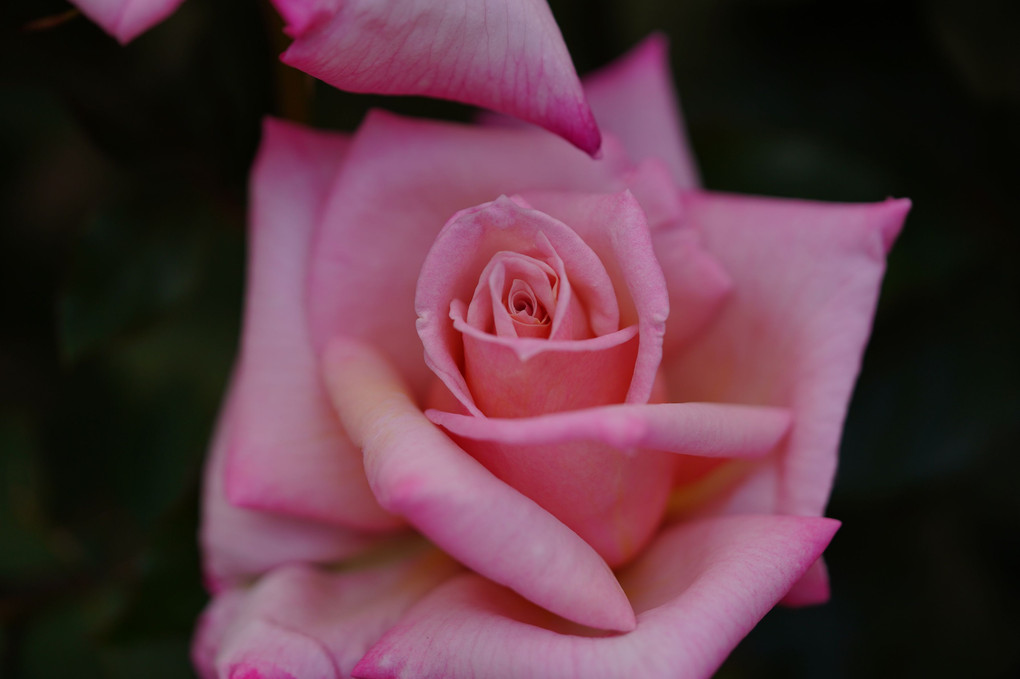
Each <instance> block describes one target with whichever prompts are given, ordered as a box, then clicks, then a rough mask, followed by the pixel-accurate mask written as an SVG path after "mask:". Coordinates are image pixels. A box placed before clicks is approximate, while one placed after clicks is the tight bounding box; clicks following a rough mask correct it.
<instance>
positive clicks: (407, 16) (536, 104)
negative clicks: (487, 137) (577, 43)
mask: <svg viewBox="0 0 1020 679" xmlns="http://www.w3.org/2000/svg"><path fill="white" fill-rule="evenodd" d="M274 4H275V5H276V6H277V8H278V9H279V10H280V13H281V14H282V15H283V16H284V18H285V19H286V20H287V22H288V32H289V33H290V34H291V35H292V36H293V37H294V42H293V44H291V46H290V47H289V48H288V49H287V51H286V52H285V53H284V54H283V60H284V61H285V62H286V63H288V64H290V65H291V66H294V67H295V68H299V69H301V70H303V71H305V72H307V73H310V74H311V75H313V76H315V77H317V78H320V79H322V80H324V81H326V82H327V83H329V84H331V85H333V86H335V87H339V88H340V89H343V90H349V91H352V92H376V93H380V94H414V95H425V96H430V97H438V98H441V99H453V100H456V101H461V102H464V103H467V104H474V105H477V106H482V107H484V108H489V109H494V110H497V111H501V112H503V113H506V114H508V115H512V116H515V117H518V118H521V119H524V120H527V121H529V122H533V123H536V124H538V125H541V126H542V127H545V128H547V129H548V130H550V131H552V132H555V133H556V134H559V135H561V136H563V137H565V138H566V139H567V140H568V141H570V142H571V143H573V144H574V145H576V146H578V147H579V148H581V149H582V150H584V151H586V152H588V153H591V154H594V153H595V152H596V151H598V149H599V144H600V136H599V131H598V127H597V125H596V124H595V119H594V118H593V117H592V114H591V110H590V109H589V107H588V103H587V101H586V100H585V97H584V92H583V90H582V88H581V83H580V81H579V80H578V77H577V73H576V71H574V67H573V64H572V63H571V61H570V55H569V53H568V52H567V48H566V45H564V43H563V37H562V36H561V35H560V31H559V28H558V27H557V26H556V21H555V20H554V19H553V16H552V13H551V12H550V11H549V7H548V5H547V4H546V2H545V0H478V1H477V2H432V1H429V0H388V1H385V2H379V1H378V0H344V1H343V2H338V1H337V0H318V1H315V0H274Z"/></svg>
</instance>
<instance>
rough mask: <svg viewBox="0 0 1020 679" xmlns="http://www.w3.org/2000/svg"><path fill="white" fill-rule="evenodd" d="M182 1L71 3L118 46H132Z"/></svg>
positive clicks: (83, 0)
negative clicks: (114, 40)
mask: <svg viewBox="0 0 1020 679" xmlns="http://www.w3.org/2000/svg"><path fill="white" fill-rule="evenodd" d="M182 2H184V0H71V3H72V4H74V5H76V6H77V7H78V9H80V10H81V12H82V14H84V15H85V16H87V17H88V18H90V19H92V20H93V21H95V22H96V23H97V24H99V25H100V26H102V27H103V30H105V31H106V32H107V33H109V34H110V35H112V36H113V37H115V38H116V39H117V40H118V41H119V42H120V43H121V44H125V43H128V42H131V41H132V40H134V39H135V38H137V37H138V36H139V35H141V34H142V33H144V32H145V31H147V30H149V29H150V28H152V27H153V26H155V25H156V24H158V23H159V22H160V21H162V20H163V19H166V18H167V17H168V16H170V15H171V14H173V12H174V10H176V9H177V7H178V6H179V5H180V4H181V3H182Z"/></svg>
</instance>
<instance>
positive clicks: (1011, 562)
mask: <svg viewBox="0 0 1020 679" xmlns="http://www.w3.org/2000/svg"><path fill="white" fill-rule="evenodd" d="M551 4H552V7H553V10H554V13H555V14H556V16H557V19H558V20H559V22H560V25H561V27H562V30H563V33H564V35H565V38H566V41H567V44H568V46H569V47H570V49H571V51H572V53H573V56H574V60H575V64H576V66H577V68H578V70H579V71H580V72H582V73H584V72H585V71H588V70H590V69H592V68H595V67H598V66H600V65H602V64H605V63H606V62H608V61H609V60H611V59H612V58H614V57H615V56H618V55H619V54H621V53H622V52H624V51H625V50H626V49H628V48H629V47H630V46H632V45H633V44H635V43H636V42H638V41H639V40H640V39H641V38H643V37H644V36H645V35H647V34H648V33H650V32H652V31H661V32H663V33H665V34H666V35H667V36H669V38H670V40H671V43H672V57H673V64H674V68H675V74H676V82H677V87H678V90H679V92H680V95H681V99H682V105H683V108H684V111H685V115H686V118H687V122H688V126H689V129H690V137H691V140H692V143H693V146H694V149H695V151H696V154H697V157H698V159H699V161H700V164H701V168H702V172H703V177H704V183H705V185H706V186H707V187H708V188H711V189H718V190H725V191H737V192H743V193H756V194H768V195H775V196H790V197H802V198H814V199H824V200H838V201H876V200H881V199H883V198H885V197H887V196H890V195H892V196H906V197H910V198H912V199H913V201H914V209H913V211H912V212H911V214H910V217H909V219H908V222H907V226H906V229H905V231H904V233H903V236H902V237H901V239H900V241H899V242H898V243H897V245H896V247H895V249H894V250H893V252H892V256H891V258H890V261H889V273H888V277H887V279H886V282H885V286H884V289H883V292H882V298H881V302H880V306H879V311H878V317H877V319H876V322H875V331H874V336H873V339H872V341H871V344H870V346H869V348H868V351H867V355H866V357H865V362H864V369H863V373H862V375H861V378H860V382H859V384H858V388H857V391H856V395H855V397H854V401H853V404H852V407H851V410H850V417H849V421H848V424H847V428H846V434H845V437H844V442H843V448H842V457H841V463H840V470H839V475H838V478H837V481H836V486H835V490H834V493H833V497H832V503H831V505H830V510H829V514H830V515H831V516H833V517H836V518H838V519H840V520H842V521H843V522H844V526H843V528H842V530H841V531H840V532H839V534H838V535H837V537H836V539H835V540H834V542H833V543H832V546H831V548H830V549H829V551H828V552H827V554H828V561H829V565H830V570H831V576H832V583H833V597H832V601H831V603H829V604H827V605H825V606H821V607H818V608H814V609H807V610H796V611H791V610H777V611H774V612H772V613H770V614H769V615H768V616H767V617H766V618H765V620H764V621H763V622H762V623H761V624H760V625H759V626H758V628H756V630H755V631H754V632H753V633H752V634H751V635H750V637H749V638H748V639H747V640H746V641H745V642H744V643H743V644H742V645H741V646H740V647H739V648H738V650H737V651H736V652H735V653H734V655H733V656H732V657H731V658H730V660H729V661H727V663H726V664H725V665H724V667H723V668H722V669H721V670H720V672H719V676H720V677H724V678H740V677H862V676H867V677H913V676H924V677H958V676H967V677H1012V676H1020V646H1018V645H1017V644H1016V643H1015V642H1016V640H1017V639H1020V618H1018V616H1017V610H1020V585H1018V583H1017V576H1018V575H1020V537H1018V535H1020V491H1018V489H1017V488H1016V486H1017V484H1018V480H1020V387H1018V385H1020V358H1018V354H1020V315H1018V310H1020V299H1018V297H1020V280H1018V278H1020V265H1018V259H1020V247H1018V246H1020V210H1018V205H1017V203H1018V196H1020V189H1018V183H1020V181H1018V180H1020V171H1018V161H1017V159H1018V157H1020V47H1018V46H1017V44H1018V43H1017V35H1018V34H1020V3H1016V2H1011V1H1009V0H914V1H911V2H905V1H903V2H897V1H895V0H887V1H884V2H876V1H867V0H859V1H858V2H854V3H832V2H829V1H826V0H816V1H809V0H674V1H671V2H660V1H657V0H626V1H624V0H554V1H553V2H552V3H551ZM69 10H70V6H69V5H68V4H67V3H66V2H65V1H64V0H7V1H6V2H5V3H3V5H2V6H0V281H2V282H0V299H2V300H3V305H2V307H0V626H2V632H0V677H3V678H4V679H7V678H18V679H50V678H60V677H72V676H73V677H76V678H79V679H81V678H87V677H112V678H128V677H140V676H145V677H149V678H156V679H158V678H162V677H189V676H192V674H191V669H190V664H189V661H188V658H187V648H188V642H189V637H190V634H191V630H192V625H193V623H194V620H195V617H196V615H197V614H198V612H199V611H200V610H201V608H202V606H203V605H204V602H205V594H204V592H203V590H202V587H201V583H200V578H199V569H198V553H197V549H196V546H195V533H196V529H197V520H198V513H197V503H198V497H197V489H198V483H199V473H200V469H201V463H202V458H203V455H204V452H205V446H206V443H207V439H208V436H209V431H210V427H211V425H212V423H213V420H214V417H215V415H216V410H217V407H218V403H219V398H220V395H221V391H222V389H223V386H224V381H225V379H226V376H227V372H228V370H229V367H230V364H231V361H232V358H233V354H234V350H235V347H236V343H237V333H238V324H239V319H240V308H241V295H242V282H243V265H244V245H245V227H244V224H245V201H246V196H245V186H246V179H247V171H248V168H249V165H250V162H251V159H252V156H253V154H254V152H255V148H256V144H257V142H258V133H259V121H260V118H261V117H262V116H264V115H266V114H274V115H285V116H288V117H291V118H294V119H298V120H302V121H304V122H308V123H311V124H314V125H317V126H320V127H329V128H336V129H346V130H350V129H353V127H354V126H355V125H356V124H357V122H358V121H359V120H360V118H361V116H362V115H363V113H364V111H365V110H366V108H367V107H369V106H385V107H387V108H391V109H395V110H398V111H401V112H404V113H410V114H415V115H430V116H443V117H452V118H459V119H467V118H468V117H469V116H470V115H471V113H470V111H468V110H467V109H465V108H463V107H459V106H457V105H454V104H444V103H439V102H430V101H424V100H419V99H384V98H375V97H363V96H352V95H345V94H342V93H339V92H336V91H334V90H331V89H330V88H329V87H327V86H324V85H322V84H319V83H316V82H315V81H313V80H311V79H309V78H307V77H305V76H303V75H301V74H299V73H297V72H296V71H292V70H290V69H287V68H286V67H283V66H281V65H279V63H278V61H277V59H276V56H277V55H278V54H279V53H280V52H281V51H282V49H283V48H284V46H285V45H286V40H285V39H284V38H283V36H282V34H281V33H280V25H279V21H278V19H277V18H276V16H275V13H274V12H273V10H272V9H271V8H270V7H269V6H268V3H266V2H252V1H251V0H215V1H213V0H187V1H186V2H185V3H184V5H183V6H182V7H181V9H180V10H179V11H178V12H177V13H176V14H174V15H173V16H172V17H171V18H170V19H169V20H168V21H166V22H165V23H163V24H161V25H159V26H157V27H156V28H155V29H153V30H152V31H150V32H149V33H147V34H145V35H143V36H142V37H141V38H139V39H138V40H136V41H135V42H133V43H132V44H130V45H129V46H128V47H126V48H121V47H119V46H118V45H117V44H116V43H115V42H114V41H113V40H112V39H111V38H109V37H107V36H106V35H105V34H103V33H102V32H101V31H100V30H99V29H98V28H96V27H95V26H94V25H92V24H91V23H90V22H89V21H88V20H86V19H84V18H82V17H80V16H74V15H73V14H68V11H69Z"/></svg>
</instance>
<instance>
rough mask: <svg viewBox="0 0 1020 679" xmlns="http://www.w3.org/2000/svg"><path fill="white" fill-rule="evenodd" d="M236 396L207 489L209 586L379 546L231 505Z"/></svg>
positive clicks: (219, 432)
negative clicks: (229, 467) (227, 472)
mask: <svg viewBox="0 0 1020 679" xmlns="http://www.w3.org/2000/svg"><path fill="white" fill-rule="evenodd" d="M233 391H234V390H233V388H231V389H230V390H229V391H228V393H227V396H226V397H225V399H224V405H223V412H222V413H221V414H220V418H219V422H218V423H217V425H216V432H215V433H214V435H213V441H212V446H211V449H210V451H209V457H208V461H207V463H206V469H205V480H204V483H203V490H202V528H201V532H200V542H201V544H202V557H203V570H204V574H205V581H206V586H207V587H208V588H209V589H210V590H211V591H212V592H214V593H217V592H220V591H222V590H223V589H224V588H226V587H227V586H229V585H230V584H231V583H237V582H239V581H241V580H244V579H246V578H249V577H251V576H253V575H257V574H260V573H264V572H266V571H268V570H271V569H272V568H275V567H276V566H279V565H282V564H285V563H294V562H302V561H315V562H337V561H340V560H341V559H346V558H348V557H350V556H353V555H354V554H356V553H358V552H361V551H363V550H364V549H366V548H367V547H368V546H369V545H371V544H372V543H374V542H376V541H377V538H373V537H372V536H370V535H366V534H364V533H356V532H354V531H350V530H346V529H344V528H341V527H339V526H336V525H330V524H324V523H319V522H315V521H305V520H301V519H295V518H291V517H287V516H280V515H276V514H271V513H269V512H260V511H255V510H251V509H244V508H242V507H235V506H234V505H232V504H230V503H229V502H228V501H227V498H226V495H225V493H224V488H223V486H224V478H223V476H224V475H223V472H224V466H225V463H226V452H227V451H226V447H227V440H228V438H229V433H230V429H231V427H232V426H233V423H234V400H235V399H234V397H233Z"/></svg>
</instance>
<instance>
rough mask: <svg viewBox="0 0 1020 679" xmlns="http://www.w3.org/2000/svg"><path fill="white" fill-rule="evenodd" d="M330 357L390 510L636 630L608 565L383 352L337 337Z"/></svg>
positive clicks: (465, 559)
mask: <svg viewBox="0 0 1020 679" xmlns="http://www.w3.org/2000/svg"><path fill="white" fill-rule="evenodd" d="M323 361H324V370H325V374H326V381H327V383H328V384H329V386H330V392H331V394H332V396H333V400H334V404H335V406H336V408H337V412H339V413H340V416H341V417H342V419H343V421H344V425H345V427H346V428H347V430H348V431H349V432H350V433H351V436H352V438H353V440H354V441H356V442H357V443H358V444H359V445H361V446H363V448H364V453H365V468H366V471H367V473H368V475H369V479H370V481H371V483H372V488H373V490H374V491H375V493H376V495H377V497H378V498H379V501H380V502H381V503H382V505H383V506H384V507H386V508H388V509H390V510H391V511H393V512H396V513H398V514H401V515H403V516H405V517H406V518H407V520H408V521H409V522H410V523H412V524H413V525H414V526H415V527H416V528H418V529H419V530H421V532H422V533H424V534H425V535H426V536H428V537H429V538H430V539H431V540H432V541H434V542H435V543H436V544H437V545H439V546H440V547H442V548H443V549H444V550H445V551H446V552H448V553H449V554H450V555H452V556H453V557H455V558H456V559H458V560H459V561H461V562H462V563H464V564H465V565H467V566H469V567H470V568H472V569H473V570H475V571H477V572H478V573H481V574H482V575H484V576H486V577H488V578H491V579H492V580H494V581H496V582H499V583H501V584H504V585H506V586H508V587H510V588H512V589H514V590H515V591H517V592H518V593H519V594H521V595H522V596H524V597H525V598H527V599H529V600H531V601H534V602H535V603H537V604H539V605H541V606H543V607H545V608H547V609H548V610H551V611H555V612H556V613H558V614H560V615H563V616H564V617H566V618H568V619H571V620H575V621H577V622H578V623H581V624H586V625H590V626H592V627H599V628H602V629H615V630H629V629H632V628H633V624H634V618H633V611H632V610H631V608H630V605H629V604H628V603H627V599H626V597H625V596H624V594H623V591H622V590H621V589H620V587H619V583H618V582H617V581H616V578H615V576H614V575H613V573H612V571H610V570H609V568H608V566H606V563H605V562H604V561H603V560H602V559H601V558H599V556H598V555H597V554H596V553H595V552H594V551H592V548H591V547H590V546H588V545H587V544H586V543H585V542H584V541H583V540H581V539H580V538H579V537H578V536H577V535H576V534H575V533H573V532H572V531H571V530H570V529H568V528H567V527H566V526H564V525H563V524H562V523H560V522H559V521H557V520H556V519H555V518H554V517H552V516H551V515H550V514H548V513H547V512H546V511H545V510H543V509H541V508H540V507H538V506H537V505H536V504H534V503H533V502H532V501H531V500H529V499H527V498H526V497H524V496H523V495H521V494H520V493H518V492H517V491H516V490H514V489H512V488H510V487H509V486H507V485H506V484H504V483H502V482H501V481H499V480H498V479H496V478H495V477H494V476H492V474H490V473H489V472H488V471H487V470H486V469H485V468H484V467H482V466H481V465H480V464H479V463H478V462H476V461H475V460H474V459H472V458H471V457H470V456H469V455H468V454H467V453H465V452H464V451H463V450H461V449H460V448H458V447H457V446H456V445H455V444H454V443H453V442H452V441H451V440H450V439H449V438H447V437H446V436H445V435H444V434H443V433H442V432H441V431H440V430H439V429H438V428H436V427H435V426H434V425H433V424H432V423H431V422H429V421H428V420H427V419H425V416H424V415H423V414H422V413H421V411H420V410H419V409H418V407H417V406H416V405H415V404H414V402H413V401H412V400H411V397H410V395H409V394H408V392H407V389H406V387H405V386H404V385H403V384H402V383H401V381H400V378H399V377H398V376H397V375H396V374H395V373H394V372H393V370H392V367H391V366H390V365H388V364H387V362H386V360H385V359H384V358H383V357H382V356H381V355H380V354H379V353H378V352H376V351H375V350H374V349H372V348H370V347H368V346H366V345H363V344H359V343H354V342H351V341H348V340H345V339H342V338H338V339H337V340H335V341H334V342H333V343H331V344H330V345H329V347H328V348H327V350H326V353H325V356H324V359H323Z"/></svg>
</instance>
